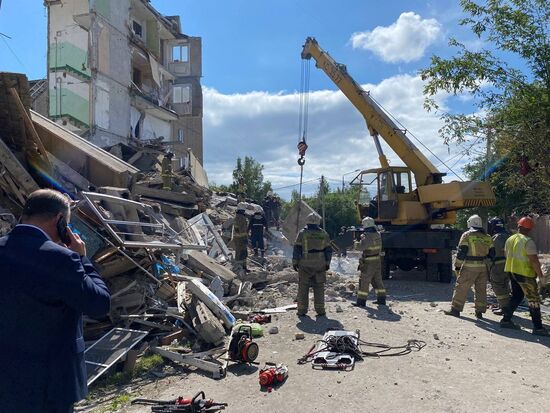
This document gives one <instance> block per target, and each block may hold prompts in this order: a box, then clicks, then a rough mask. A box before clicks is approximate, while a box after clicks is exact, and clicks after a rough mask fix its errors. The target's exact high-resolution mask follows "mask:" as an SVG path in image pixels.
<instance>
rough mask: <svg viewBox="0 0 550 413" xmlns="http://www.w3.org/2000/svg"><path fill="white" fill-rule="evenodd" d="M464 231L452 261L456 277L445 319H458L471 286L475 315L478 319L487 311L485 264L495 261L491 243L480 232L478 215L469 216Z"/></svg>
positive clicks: (481, 230)
mask: <svg viewBox="0 0 550 413" xmlns="http://www.w3.org/2000/svg"><path fill="white" fill-rule="evenodd" d="M467 225H468V231H466V232H465V233H464V234H462V236H461V237H460V241H459V242H458V251H457V254H456V259H455V271H456V274H457V277H456V285H455V291H454V294H453V300H452V303H451V309H450V310H449V311H444V313H445V314H446V315H452V316H454V317H460V312H461V311H462V310H463V309H464V304H465V303H466V297H467V295H468V291H470V288H471V287H472V285H473V286H474V291H475V315H476V318H478V319H482V318H483V314H484V313H485V312H486V311H487V280H488V278H489V267H488V265H489V262H490V261H491V260H492V259H493V258H494V257H495V248H494V247H493V240H492V239H491V237H490V236H489V235H487V234H486V233H485V231H484V230H483V222H482V221H481V217H480V216H479V215H472V216H471V217H470V218H468V221H467Z"/></svg>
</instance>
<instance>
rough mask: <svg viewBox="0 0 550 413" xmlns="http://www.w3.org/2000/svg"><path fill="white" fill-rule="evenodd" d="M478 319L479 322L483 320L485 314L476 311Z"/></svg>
mask: <svg viewBox="0 0 550 413" xmlns="http://www.w3.org/2000/svg"><path fill="white" fill-rule="evenodd" d="M476 318H477V319H478V320H483V313H482V312H481V311H476Z"/></svg>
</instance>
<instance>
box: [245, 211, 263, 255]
mask: <svg viewBox="0 0 550 413" xmlns="http://www.w3.org/2000/svg"><path fill="white" fill-rule="evenodd" d="M264 228H265V230H266V231H267V221H266V219H265V217H264V214H263V210H262V207H261V206H259V205H258V206H257V207H256V209H255V211H254V215H252V217H251V218H250V222H249V224H248V231H249V232H250V240H251V241H252V248H253V249H254V256H255V257H257V256H258V249H259V250H260V252H261V254H262V258H264V254H265V244H264Z"/></svg>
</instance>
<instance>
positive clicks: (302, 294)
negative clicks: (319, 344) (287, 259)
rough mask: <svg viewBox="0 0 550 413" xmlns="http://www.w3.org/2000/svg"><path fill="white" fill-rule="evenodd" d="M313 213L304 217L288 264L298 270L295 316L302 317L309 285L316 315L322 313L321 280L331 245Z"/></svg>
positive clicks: (307, 300) (328, 264) (326, 267)
mask: <svg viewBox="0 0 550 413" xmlns="http://www.w3.org/2000/svg"><path fill="white" fill-rule="evenodd" d="M320 223H321V218H320V217H319V215H317V214H315V213H311V214H309V215H308V216H307V219H306V224H307V225H306V227H305V228H303V229H302V230H301V231H300V232H299V233H298V236H297V237H296V242H295V243H294V251H293V254H292V266H293V268H294V270H296V271H298V316H300V317H301V316H305V315H306V314H307V310H308V307H309V288H310V287H312V288H313V303H314V307H315V312H316V313H317V316H319V317H320V316H324V315H325V314H326V311H325V282H326V278H327V273H326V272H327V270H328V269H329V268H330V261H331V259H332V248H331V246H330V238H329V236H328V234H327V233H326V232H325V230H324V229H322V228H321V227H320V226H319V224H320Z"/></svg>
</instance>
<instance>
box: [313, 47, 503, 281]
mask: <svg viewBox="0 0 550 413" xmlns="http://www.w3.org/2000/svg"><path fill="white" fill-rule="evenodd" d="M311 58H313V59H314V60H315V62H316V66H317V67H318V68H320V69H321V70H323V71H324V72H325V73H326V74H327V75H328V77H329V78H330V79H331V80H332V81H333V82H334V84H335V85H336V86H338V88H339V89H340V90H341V91H342V93H343V94H344V95H345V96H346V97H347V98H348V99H349V101H350V102H351V103H352V104H353V105H354V106H355V107H356V108H357V110H358V111H359V112H360V113H361V115H363V117H364V118H365V121H366V122H367V127H368V129H369V132H370V134H371V135H372V137H373V139H374V144H375V147H376V150H377V152H378V159H379V161H380V166H381V167H380V168H376V169H367V170H363V171H361V172H360V173H359V174H358V175H357V177H356V178H355V179H354V180H353V181H352V184H353V185H359V186H360V188H361V191H360V194H359V199H358V200H357V208H358V212H359V216H360V218H363V217H365V216H370V217H372V218H374V219H375V221H376V223H377V224H379V225H382V226H383V227H384V232H383V233H382V245H383V248H384V252H385V258H384V264H385V265H384V275H385V277H386V278H387V277H388V276H389V270H390V266H391V265H395V266H397V267H399V268H401V269H402V270H405V271H409V270H411V269H413V268H415V267H416V268H425V269H426V273H427V274H426V276H427V277H428V276H431V275H436V276H438V278H439V280H440V281H442V282H450V280H451V277H452V268H451V250H452V249H453V248H455V247H456V245H457V243H458V239H459V237H460V233H459V232H458V231H456V230H452V229H448V228H444V226H445V225H448V224H454V223H455V222H456V210H458V209H462V208H470V207H476V206H491V205H494V203H495V196H494V194H493V191H492V189H491V187H490V186H489V184H488V183H487V182H479V181H467V182H449V183H443V180H442V178H443V176H445V175H446V174H445V173H441V172H440V171H439V170H438V169H437V168H436V167H435V166H434V165H433V164H432V163H431V162H430V161H429V160H428V158H426V156H424V154H423V153H422V152H420V150H419V149H418V148H417V147H416V146H415V145H414V144H413V143H412V142H411V140H410V139H409V138H408V137H407V135H406V131H405V130H403V129H402V128H400V127H399V126H398V125H396V123H395V122H394V121H393V120H392V119H391V118H390V117H389V116H388V115H387V114H386V113H385V112H384V111H383V110H382V108H381V107H380V106H379V105H378V104H377V103H376V102H375V101H374V100H373V99H372V98H371V96H370V95H369V92H367V91H365V90H364V89H363V88H362V87H361V85H359V84H358V83H357V82H355V80H353V78H352V77H351V76H350V75H349V74H348V72H347V69H346V66H345V65H343V64H340V63H337V62H336V61H335V60H334V59H333V58H332V57H331V56H330V55H329V54H328V53H327V52H325V51H324V50H323V49H321V47H320V46H319V44H318V43H317V41H316V40H315V39H314V38H312V37H308V38H307V39H306V42H305V44H304V47H303V50H302V59H311ZM380 138H382V139H384V141H385V142H386V143H387V144H388V145H389V147H390V148H391V149H392V150H393V151H394V152H395V153H396V155H397V156H398V157H399V158H400V159H401V160H402V161H403V162H404V163H405V165H406V166H390V165H389V163H388V160H387V158H386V156H385V155H384V153H383V151H382V147H381V146H380ZM411 174H412V175H413V176H414V181H415V183H416V188H413V183H412V179H411V178H412V177H411ZM349 235H350V236H351V235H352V234H349ZM347 241H348V243H349V241H350V238H349V237H348V240H347ZM344 243H345V242H344Z"/></svg>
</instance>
